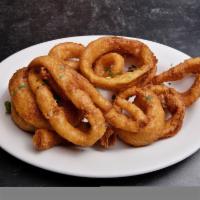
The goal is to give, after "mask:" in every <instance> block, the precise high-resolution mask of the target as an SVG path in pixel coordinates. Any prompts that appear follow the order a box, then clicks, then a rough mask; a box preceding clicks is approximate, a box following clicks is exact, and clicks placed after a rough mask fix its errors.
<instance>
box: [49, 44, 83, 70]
mask: <svg viewBox="0 0 200 200" xmlns="http://www.w3.org/2000/svg"><path fill="white" fill-rule="evenodd" d="M84 50H85V47H84V46H83V45H82V44H78V43H74V42H65V43H61V44H58V45H56V46H54V47H53V48H52V49H51V50H50V51H49V55H50V56H52V57H54V58H56V59H58V60H59V61H60V62H62V63H63V64H64V65H65V66H68V67H71V68H73V69H75V70H78V69H79V58H80V56H81V55H82V53H83V51H84ZM73 59H74V60H73ZM75 59H76V60H75ZM77 59H78V60H77Z"/></svg>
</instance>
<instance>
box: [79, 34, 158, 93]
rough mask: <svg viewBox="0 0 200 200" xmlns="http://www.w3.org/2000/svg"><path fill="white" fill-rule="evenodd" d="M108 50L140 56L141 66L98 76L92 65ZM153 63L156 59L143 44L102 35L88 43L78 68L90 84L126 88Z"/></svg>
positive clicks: (117, 88) (152, 66)
mask: <svg viewBox="0 0 200 200" xmlns="http://www.w3.org/2000/svg"><path fill="white" fill-rule="evenodd" d="M110 52H117V53H121V54H129V55H132V56H133V57H137V58H140V60H141V62H142V66H140V67H138V68H136V69H135V70H134V71H132V72H123V73H121V74H118V75H116V76H114V77H113V76H112V74H110V76H109V77H102V76H98V75H97V74H95V72H94V71H93V65H94V64H95V62H96V60H97V59H98V58H99V57H101V56H102V55H104V54H107V53H110ZM155 65H156V59H155V57H154V55H153V53H152V52H151V50H150V49H149V48H148V47H147V46H146V45H145V44H143V43H142V42H139V41H136V40H129V39H125V38H120V37H103V38H100V39H97V40H95V41H93V42H91V43H89V45H88V46H87V47H86V49H85V51H84V52H83V54H82V56H81V60H80V70H81V72H82V74H83V75H84V76H85V77H86V78H88V79H89V81H90V82H91V83H92V84H94V85H95V86H97V87H101V88H105V89H111V90H119V89H122V88H124V87H125V88H127V87H128V86H130V85H132V84H133V82H134V81H135V80H136V79H137V78H139V77H141V76H142V75H144V74H145V73H147V72H149V71H150V70H151V69H152V68H154V67H155ZM110 72H111V70H110Z"/></svg>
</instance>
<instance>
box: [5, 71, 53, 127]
mask: <svg viewBox="0 0 200 200" xmlns="http://www.w3.org/2000/svg"><path fill="white" fill-rule="evenodd" d="M9 92H10V96H11V101H12V106H13V107H14V109H13V111H16V113H17V114H18V116H19V117H20V118H22V119H23V121H24V122H26V123H27V124H29V125H31V126H33V127H35V128H47V129H50V125H49V123H48V121H47V120H46V119H45V118H44V117H43V115H42V113H41V112H40V110H39V109H38V106H37V103H36V101H35V98H34V94H33V93H32V91H31V89H30V87H29V84H28V81H27V68H22V69H20V70H18V71H17V72H15V73H14V75H13V76H12V78H11V79H10V81H9ZM14 115H15V113H14ZM14 119H16V117H14ZM15 121H16V120H15Z"/></svg>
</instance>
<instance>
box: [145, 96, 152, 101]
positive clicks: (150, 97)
mask: <svg viewBox="0 0 200 200" xmlns="http://www.w3.org/2000/svg"><path fill="white" fill-rule="evenodd" d="M145 98H146V100H147V101H151V100H152V98H153V97H152V96H150V95H148V96H146V97H145Z"/></svg>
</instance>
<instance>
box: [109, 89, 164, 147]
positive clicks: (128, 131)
mask: <svg viewBox="0 0 200 200" xmlns="http://www.w3.org/2000/svg"><path fill="white" fill-rule="evenodd" d="M134 95H136V97H135V98H137V102H139V103H137V104H135V102H133V103H131V102H128V101H127V100H126V99H127V98H129V97H131V96H134ZM118 99H121V101H122V100H123V101H124V102H123V103H124V104H125V102H126V104H125V105H126V107H122V109H124V108H126V110H127V108H128V105H129V110H128V112H130V108H131V107H132V108H134V107H136V108H137V110H136V111H137V112H133V114H131V117H134V119H135V121H134V122H135V124H136V126H135V127H136V128H135V127H133V126H132V127H131V123H130V122H129V121H128V120H130V119H128V118H127V116H125V115H123V114H119V117H120V116H121V117H122V119H125V120H123V121H122V119H120V118H118V119H117V120H116V119H115V118H114V117H113V116H112V115H110V114H109V113H108V115H107V116H106V118H107V117H108V118H107V119H108V121H109V122H110V123H111V124H112V125H113V126H114V127H115V128H118V129H117V134H118V136H119V138H120V139H121V140H122V141H124V142H126V143H128V144H130V145H132V146H144V145H148V144H151V143H153V142H154V141H156V140H158V139H159V138H160V137H162V134H163V133H162V129H163V127H164V122H165V113H164V110H163V108H162V105H161V102H160V100H159V98H158V97H157V95H155V94H154V93H153V92H152V91H151V90H147V89H139V88H136V87H132V88H129V89H127V90H125V91H124V92H122V93H120V94H119V95H118V96H117V98H116V102H115V104H117V106H121V105H123V104H120V105H119V103H118ZM133 105H134V107H133ZM127 119H128V120H127ZM139 120H142V121H141V122H144V123H143V124H142V126H141V125H139V124H140V123H138V122H139ZM117 121H118V123H121V124H120V125H118V126H117V127H116V126H115V125H116V122H117ZM113 122H114V123H113Z"/></svg>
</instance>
